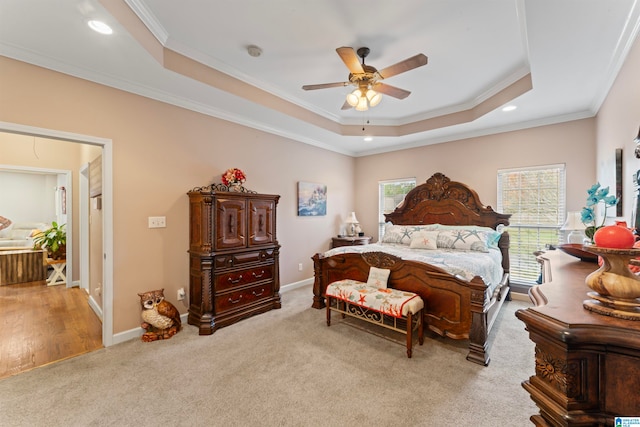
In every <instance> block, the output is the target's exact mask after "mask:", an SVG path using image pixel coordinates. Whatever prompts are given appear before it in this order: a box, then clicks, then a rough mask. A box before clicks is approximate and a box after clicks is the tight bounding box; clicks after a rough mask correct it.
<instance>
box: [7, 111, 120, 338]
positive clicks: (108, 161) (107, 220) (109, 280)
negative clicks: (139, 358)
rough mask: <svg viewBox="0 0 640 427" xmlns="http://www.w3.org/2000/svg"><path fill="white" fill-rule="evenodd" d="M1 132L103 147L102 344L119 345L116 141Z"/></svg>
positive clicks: (14, 129)
mask: <svg viewBox="0 0 640 427" xmlns="http://www.w3.org/2000/svg"><path fill="white" fill-rule="evenodd" d="M0 132H7V133H16V134H21V135H29V136H35V137H42V138H48V139H57V140H61V141H68V142H75V143H79V144H89V145H97V146H100V147H102V175H103V176H102V214H103V221H102V233H103V243H102V250H103V255H102V258H103V263H104V264H103V265H104V282H103V289H102V344H103V345H104V346H105V347H109V346H111V345H113V344H116V342H115V340H114V336H113V142H112V140H111V139H108V138H101V137H97V136H90V135H82V134H78V133H71V132H64V131H60V130H56V129H45V128H39V127H34V126H26V125H21V124H17V123H9V122H0Z"/></svg>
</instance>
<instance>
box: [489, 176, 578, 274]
mask: <svg viewBox="0 0 640 427" xmlns="http://www.w3.org/2000/svg"><path fill="white" fill-rule="evenodd" d="M565 181H566V176H565V165H564V164H557V165H547V166H540V167H532V168H518V169H501V170H499V171H498V211H499V212H502V213H508V214H511V219H510V220H509V222H510V224H509V227H508V228H507V231H508V232H509V237H510V248H509V255H510V261H511V272H510V273H511V280H512V281H513V282H517V283H522V284H528V285H532V284H534V283H535V282H536V280H537V279H538V277H539V275H540V266H539V264H538V263H537V262H536V259H535V255H534V252H535V251H538V250H540V249H544V248H545V247H546V246H547V245H549V244H553V245H556V244H558V243H559V241H560V237H559V236H560V227H561V226H562V224H563V223H564V219H565V216H566V182H565Z"/></svg>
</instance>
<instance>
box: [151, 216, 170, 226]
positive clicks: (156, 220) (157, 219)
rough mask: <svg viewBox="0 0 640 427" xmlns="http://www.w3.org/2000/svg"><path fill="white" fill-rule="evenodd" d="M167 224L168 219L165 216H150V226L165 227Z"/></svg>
mask: <svg viewBox="0 0 640 427" xmlns="http://www.w3.org/2000/svg"><path fill="white" fill-rule="evenodd" d="M166 226H167V219H166V217H164V216H150V217H149V228H165V227H166Z"/></svg>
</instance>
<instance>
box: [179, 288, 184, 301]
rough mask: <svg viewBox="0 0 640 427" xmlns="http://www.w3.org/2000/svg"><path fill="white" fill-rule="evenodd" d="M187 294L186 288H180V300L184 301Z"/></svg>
mask: <svg viewBox="0 0 640 427" xmlns="http://www.w3.org/2000/svg"><path fill="white" fill-rule="evenodd" d="M185 296H186V294H185V292H184V288H180V289H178V301H182V300H183V299H184V297H185Z"/></svg>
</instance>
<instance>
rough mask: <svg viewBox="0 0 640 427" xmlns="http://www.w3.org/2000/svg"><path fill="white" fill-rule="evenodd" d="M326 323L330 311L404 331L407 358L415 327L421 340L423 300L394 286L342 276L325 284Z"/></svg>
mask: <svg viewBox="0 0 640 427" xmlns="http://www.w3.org/2000/svg"><path fill="white" fill-rule="evenodd" d="M325 296H326V298H327V326H331V312H332V311H337V312H339V313H341V314H342V317H345V315H346V316H351V317H355V318H358V319H362V320H365V321H367V322H369V323H373V324H376V325H380V326H383V327H385V328H388V329H392V330H394V331H398V332H402V333H404V334H406V338H407V357H409V358H410V357H411V354H412V347H413V333H412V332H413V330H414V328H417V329H418V342H419V344H420V345H422V344H423V343H424V327H423V316H422V315H423V309H424V302H423V300H422V298H420V296H419V295H418V294H414V293H413V292H405V291H400V290H398V289H392V288H386V279H385V287H377V286H372V285H371V284H367V283H365V282H360V281H357V280H351V279H344V280H338V281H336V282H333V283H331V284H329V286H327V290H326V295H325Z"/></svg>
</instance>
